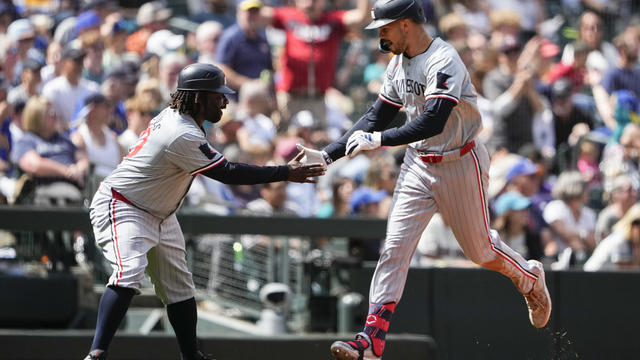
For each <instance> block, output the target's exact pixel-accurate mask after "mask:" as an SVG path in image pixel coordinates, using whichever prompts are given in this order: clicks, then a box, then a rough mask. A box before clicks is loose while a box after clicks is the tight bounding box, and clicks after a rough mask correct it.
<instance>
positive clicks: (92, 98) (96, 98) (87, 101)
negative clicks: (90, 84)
mask: <svg viewBox="0 0 640 360" xmlns="http://www.w3.org/2000/svg"><path fill="white" fill-rule="evenodd" d="M105 102H107V98H106V97H105V96H104V95H102V94H101V93H93V94H89V95H87V97H86V98H84V106H88V105H91V104H102V103H105Z"/></svg>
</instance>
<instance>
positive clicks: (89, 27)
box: [74, 10, 102, 41]
mask: <svg viewBox="0 0 640 360" xmlns="http://www.w3.org/2000/svg"><path fill="white" fill-rule="evenodd" d="M101 24H102V20H101V19H100V16H98V13H97V12H95V11H94V10H87V11H83V12H81V13H80V14H78V16H77V17H76V25H75V27H74V34H75V37H76V38H78V39H80V40H81V41H82V40H83V39H82V38H83V37H84V36H86V35H87V34H91V33H96V32H98V33H99V31H100V25H101Z"/></svg>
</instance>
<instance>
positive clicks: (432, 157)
mask: <svg viewBox="0 0 640 360" xmlns="http://www.w3.org/2000/svg"><path fill="white" fill-rule="evenodd" d="M475 144H476V142H475V140H474V141H471V142H470V143H468V144H467V145H465V146H463V147H461V148H460V149H459V150H453V151H448V152H445V153H431V154H420V155H419V156H420V160H422V161H423V162H426V163H428V164H435V163H439V162H441V161H442V160H443V157H444V156H447V155H450V154H457V155H458V157H463V156H464V155H466V154H467V153H468V152H469V151H471V149H473V147H474V146H475Z"/></svg>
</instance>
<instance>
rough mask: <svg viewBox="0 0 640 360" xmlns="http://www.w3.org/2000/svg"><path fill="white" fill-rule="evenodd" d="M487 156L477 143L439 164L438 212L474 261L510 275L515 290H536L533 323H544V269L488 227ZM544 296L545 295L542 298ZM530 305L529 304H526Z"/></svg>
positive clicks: (546, 305)
mask: <svg viewBox="0 0 640 360" xmlns="http://www.w3.org/2000/svg"><path fill="white" fill-rule="evenodd" d="M488 168H489V156H488V153H487V151H486V149H485V148H484V146H482V145H477V146H476V147H475V148H474V149H473V150H472V151H471V152H470V153H469V154H467V155H466V156H464V157H462V158H461V159H460V160H457V161H452V162H449V163H443V164H442V166H440V167H439V170H440V171H441V174H440V175H441V176H442V179H443V180H444V181H441V182H440V183H439V184H438V185H437V186H434V196H435V197H436V201H437V202H438V206H439V208H440V213H441V214H442V216H443V218H444V219H445V220H446V221H447V223H449V224H450V226H451V230H452V231H453V233H454V234H455V236H456V239H457V240H458V243H459V244H460V247H461V248H462V250H463V251H464V253H465V254H466V255H467V257H469V259H471V260H472V261H473V262H475V263H477V264H479V265H481V266H483V267H485V268H487V269H490V270H494V271H497V272H499V273H501V274H504V275H506V276H507V277H509V278H510V279H511V280H512V281H513V283H514V284H515V286H516V288H517V289H518V291H520V292H521V293H522V294H524V295H525V296H527V302H528V303H529V300H530V299H529V295H530V294H532V293H536V295H537V296H536V303H539V304H535V305H536V306H537V307H538V308H539V310H538V311H537V312H538V313H537V314H536V315H535V317H536V319H535V320H534V319H532V324H533V325H534V326H536V327H541V326H544V324H546V322H547V320H548V318H549V314H550V311H551V310H550V309H551V303H550V299H549V297H548V292H547V290H546V284H545V283H544V270H543V269H542V265H541V264H540V263H539V262H537V261H527V260H525V259H524V258H523V257H522V255H520V254H519V253H518V252H516V251H514V250H513V249H511V248H510V247H509V246H508V245H507V244H505V243H504V242H502V240H501V239H500V236H499V235H498V232H497V231H495V230H491V229H490V228H489V211H488V201H487V198H486V196H485V194H486V191H487V187H488V181H489V178H488ZM545 296H546V299H545ZM529 305H531V304H529Z"/></svg>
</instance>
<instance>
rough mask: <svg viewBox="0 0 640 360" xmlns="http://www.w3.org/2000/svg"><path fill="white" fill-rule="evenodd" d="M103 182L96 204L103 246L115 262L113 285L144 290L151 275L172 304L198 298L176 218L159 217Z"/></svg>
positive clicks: (94, 217) (93, 218)
mask: <svg viewBox="0 0 640 360" xmlns="http://www.w3.org/2000/svg"><path fill="white" fill-rule="evenodd" d="M118 195H119V194H114V193H113V192H112V190H111V189H110V188H109V187H108V186H105V185H104V184H102V185H101V186H100V188H99V189H98V191H97V193H96V195H95V196H94V198H93V201H92V203H91V212H90V217H91V224H92V225H93V231H94V234H95V238H96V243H97V245H98V246H99V247H100V248H101V249H102V252H103V255H104V256H105V257H106V259H107V260H108V261H109V263H110V264H111V267H112V269H113V272H112V274H111V277H110V278H109V282H108V285H114V286H120V287H126V288H132V289H134V290H136V291H137V292H138V293H139V292H140V286H141V282H142V280H143V278H144V273H145V271H146V272H147V274H148V275H149V277H150V278H151V282H152V283H153V286H154V290H155V292H156V295H157V296H158V297H159V298H160V300H162V302H163V303H164V304H166V305H168V304H173V303H177V302H180V301H183V300H187V299H189V298H191V297H193V296H194V294H195V286H194V284H193V278H192V275H191V273H190V272H189V270H188V268H187V259H186V251H185V241H184V236H183V235H182V230H181V229H180V225H179V224H178V220H177V219H176V216H175V214H172V215H170V216H169V217H167V218H166V219H161V218H158V217H156V216H153V215H151V214H149V213H147V212H145V211H143V210H141V209H139V208H137V207H135V206H134V205H132V204H131V203H129V202H128V201H127V200H126V199H124V198H123V197H121V195H120V196H118Z"/></svg>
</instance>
